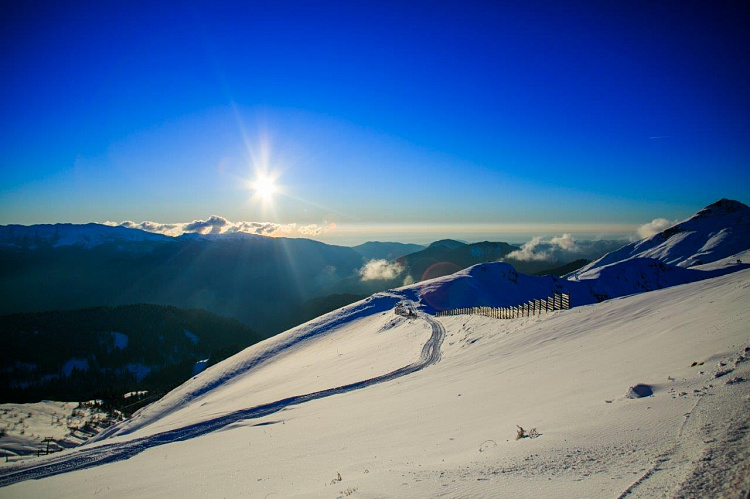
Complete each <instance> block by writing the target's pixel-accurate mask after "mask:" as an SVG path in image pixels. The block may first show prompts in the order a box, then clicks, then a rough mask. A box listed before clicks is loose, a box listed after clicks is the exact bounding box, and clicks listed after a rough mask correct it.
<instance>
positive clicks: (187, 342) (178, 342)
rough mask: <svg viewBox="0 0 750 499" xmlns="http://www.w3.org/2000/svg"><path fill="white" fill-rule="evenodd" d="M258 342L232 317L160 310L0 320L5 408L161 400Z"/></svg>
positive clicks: (118, 309)
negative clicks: (141, 397) (137, 397)
mask: <svg viewBox="0 0 750 499" xmlns="http://www.w3.org/2000/svg"><path fill="white" fill-rule="evenodd" d="M260 340H261V337H260V336H258V335H257V334H256V333H255V332H253V331H252V330H251V329H249V328H248V327H247V326H245V325H244V324H241V323H240V322H238V321H236V320H234V319H227V318H224V317H219V316H216V315H214V314H211V313H208V312H205V311H202V310H184V309H179V308H175V307H163V306H156V305H127V306H122V307H98V308H91V309H82V310H70V311H58V312H44V313H32V314H14V315H5V316H0V394H2V399H1V400H0V403H3V402H11V401H12V402H23V401H38V400H43V399H46V400H50V399H52V400H91V399H106V400H107V401H108V402H109V403H112V402H113V401H118V400H122V395H123V394H124V393H127V392H131V391H137V390H147V391H149V392H151V393H152V394H155V393H160V394H163V393H164V392H166V391H167V390H169V389H171V388H173V387H175V386H177V385H179V384H180V383H182V382H184V381H185V380H187V379H188V378H190V376H192V375H193V374H195V371H196V370H197V369H202V368H205V366H206V365H212V364H215V363H217V362H218V361H220V360H223V359H224V358H226V357H228V356H230V355H233V354H234V353H236V352H238V351H239V350H242V349H243V348H245V347H247V346H249V345H252V344H254V343H257V342H258V341H260Z"/></svg>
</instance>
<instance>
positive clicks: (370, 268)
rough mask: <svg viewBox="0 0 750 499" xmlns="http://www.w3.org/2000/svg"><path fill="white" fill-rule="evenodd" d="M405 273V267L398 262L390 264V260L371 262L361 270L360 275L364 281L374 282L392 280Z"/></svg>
mask: <svg viewBox="0 0 750 499" xmlns="http://www.w3.org/2000/svg"><path fill="white" fill-rule="evenodd" d="M403 271H404V267H403V265H401V264H399V263H398V262H389V261H388V260H370V261H369V262H367V263H366V264H365V265H364V266H363V267H362V268H361V269H359V275H360V276H361V277H362V280H363V281H372V280H375V279H381V280H390V279H395V278H396V277H398V276H399V275H401V273H402V272H403Z"/></svg>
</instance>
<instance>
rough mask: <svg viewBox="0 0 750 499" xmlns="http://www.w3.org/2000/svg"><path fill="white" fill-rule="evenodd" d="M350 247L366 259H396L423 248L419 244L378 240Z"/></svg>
mask: <svg viewBox="0 0 750 499" xmlns="http://www.w3.org/2000/svg"><path fill="white" fill-rule="evenodd" d="M352 249H353V250H354V251H356V252H357V253H359V254H360V255H362V256H363V257H365V259H367V260H388V261H391V260H396V259H397V258H400V257H402V256H404V255H408V254H409V253H415V252H417V251H421V250H423V249H425V247H424V246H422V245H420V244H405V243H389V242H380V241H368V242H366V243H364V244H360V245H359V246H353V247H352Z"/></svg>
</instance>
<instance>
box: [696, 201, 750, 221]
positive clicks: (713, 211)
mask: <svg viewBox="0 0 750 499" xmlns="http://www.w3.org/2000/svg"><path fill="white" fill-rule="evenodd" d="M744 210H750V207H748V206H747V205H746V204H743V203H740V202H739V201H735V200H733V199H726V198H722V199H719V200H718V201H716V202H715V203H712V204H710V205H708V206H706V207H705V208H703V209H702V210H700V211H699V212H698V213H696V214H695V215H694V216H693V218H707V217H721V216H724V215H729V214H732V213H737V212H738V211H744Z"/></svg>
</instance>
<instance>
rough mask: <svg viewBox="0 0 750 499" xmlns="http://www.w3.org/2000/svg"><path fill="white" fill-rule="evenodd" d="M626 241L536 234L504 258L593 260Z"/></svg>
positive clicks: (561, 260)
mask: <svg viewBox="0 0 750 499" xmlns="http://www.w3.org/2000/svg"><path fill="white" fill-rule="evenodd" d="M626 243H627V241H616V240H615V241H612V240H604V239H602V240H597V241H590V240H581V241H578V240H576V238H574V237H573V236H572V235H571V234H563V235H562V236H555V237H552V238H545V237H542V236H537V237H534V238H533V239H532V240H531V241H529V242H528V243H526V244H524V245H523V246H521V249H519V250H516V251H513V252H511V253H509V254H508V256H507V257H506V259H508V260H518V261H523V262H549V263H566V262H572V261H573V260H578V259H580V258H586V259H587V260H595V259H597V258H599V257H601V256H602V255H604V254H606V253H609V252H610V251H614V250H616V249H618V248H621V247H622V246H623V245H625V244H626Z"/></svg>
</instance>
